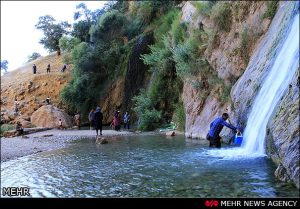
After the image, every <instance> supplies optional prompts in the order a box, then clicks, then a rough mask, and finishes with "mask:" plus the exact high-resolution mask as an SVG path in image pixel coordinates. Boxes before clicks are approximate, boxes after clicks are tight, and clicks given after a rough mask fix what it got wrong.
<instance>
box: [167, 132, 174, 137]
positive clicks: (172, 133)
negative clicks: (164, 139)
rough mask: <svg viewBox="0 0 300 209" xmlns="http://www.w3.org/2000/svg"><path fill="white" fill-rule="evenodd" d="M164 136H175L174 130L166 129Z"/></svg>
mask: <svg viewBox="0 0 300 209" xmlns="http://www.w3.org/2000/svg"><path fill="white" fill-rule="evenodd" d="M166 136H175V131H168V132H167V133H166Z"/></svg>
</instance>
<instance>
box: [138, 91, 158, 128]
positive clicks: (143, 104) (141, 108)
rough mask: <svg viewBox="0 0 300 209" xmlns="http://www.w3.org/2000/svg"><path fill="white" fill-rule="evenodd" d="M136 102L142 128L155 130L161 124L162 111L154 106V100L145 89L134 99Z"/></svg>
mask: <svg viewBox="0 0 300 209" xmlns="http://www.w3.org/2000/svg"><path fill="white" fill-rule="evenodd" d="M132 100H133V101H134V103H135V106H134V108H133V109H134V111H135V112H136V113H137V114H138V117H139V123H138V128H139V129H140V130H154V129H155V128H157V127H158V126H159V121H160V119H161V112H160V111H157V110H156V109H155V108H154V104H153V101H154V100H152V99H151V98H150V97H149V95H148V94H147V93H146V91H145V90H142V91H141V93H140V94H139V95H138V96H135V97H133V99H132Z"/></svg>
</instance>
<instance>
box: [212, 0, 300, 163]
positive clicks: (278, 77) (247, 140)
mask: <svg viewBox="0 0 300 209" xmlns="http://www.w3.org/2000/svg"><path fill="white" fill-rule="evenodd" d="M297 8H298V4H297ZM274 59H275V61H274V63H273V65H272V66H271V68H270V70H269V71H268V72H267V73H268V74H267V75H266V77H265V79H264V80H263V81H262V83H261V88H260V89H259V91H258V93H257V94H256V97H255V99H254V102H253V105H252V108H251V110H250V114H249V116H248V121H247V126H246V128H245V131H244V140H243V143H242V145H241V147H238V148H236V147H235V148H231V149H220V150H215V149H214V150H208V151H207V154H209V155H213V156H219V157H223V159H227V158H230V159H232V158H236V159H238V158H240V157H246V158H251V157H261V156H265V155H266V154H265V137H266V127H267V123H268V121H269V120H270V118H271V115H272V113H273V112H274V110H275V108H276V106H277V105H278V104H279V102H280V100H281V99H282V97H283V96H284V93H285V92H286V90H287V89H288V86H289V84H290V83H291V81H292V79H293V76H294V75H295V73H296V71H297V69H298V67H299V10H298V9H297V14H296V15H294V17H293V19H292V21H291V25H290V28H289V31H288V33H287V35H286V36H285V37H284V41H283V43H282V45H281V48H280V49H279V52H278V53H277V56H276V57H275V58H274Z"/></svg>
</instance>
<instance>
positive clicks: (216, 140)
mask: <svg viewBox="0 0 300 209" xmlns="http://www.w3.org/2000/svg"><path fill="white" fill-rule="evenodd" d="M228 118H229V115H228V113H223V114H222V117H218V118H216V119H215V120H214V121H213V122H212V123H211V124H210V130H209V132H208V134H207V136H206V139H207V140H208V141H209V147H216V148H221V137H220V136H219V134H220V132H221V131H222V129H223V127H224V126H226V127H228V128H230V129H232V130H234V131H237V132H240V131H239V129H238V128H236V127H235V126H233V125H231V124H229V123H227V122H226V120H227V119H228Z"/></svg>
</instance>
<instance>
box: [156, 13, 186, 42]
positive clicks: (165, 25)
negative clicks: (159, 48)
mask: <svg viewBox="0 0 300 209" xmlns="http://www.w3.org/2000/svg"><path fill="white" fill-rule="evenodd" d="M179 16H180V11H179V10H178V9H172V10H170V11H169V12H168V13H167V14H166V15H164V16H162V17H161V18H159V20H157V21H156V23H155V25H156V26H157V28H156V29H155V31H154V38H155V40H157V42H159V40H161V38H162V37H164V36H165V35H166V34H167V33H168V32H169V31H170V29H171V25H172V23H173V21H174V20H175V19H176V18H179Z"/></svg>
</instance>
